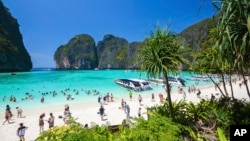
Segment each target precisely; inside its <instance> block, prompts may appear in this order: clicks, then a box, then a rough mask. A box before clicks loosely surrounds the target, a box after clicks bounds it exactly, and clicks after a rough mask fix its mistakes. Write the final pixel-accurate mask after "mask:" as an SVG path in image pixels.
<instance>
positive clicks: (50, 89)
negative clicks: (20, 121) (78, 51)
mask: <svg viewBox="0 0 250 141" xmlns="http://www.w3.org/2000/svg"><path fill="white" fill-rule="evenodd" d="M191 75H194V74H193V73H191V72H187V71H183V72H181V73H180V74H179V76H180V77H181V78H183V79H184V80H186V87H189V86H193V85H200V86H205V85H210V84H212V82H202V81H201V82H199V83H197V82H195V81H189V80H187V78H188V77H190V76H191ZM121 78H137V79H147V73H146V72H141V71H138V70H56V69H32V70H31V71H30V72H17V73H14V74H12V73H0V112H1V111H2V112H1V113H4V111H5V108H6V105H10V106H11V107H12V108H13V109H14V108H15V107H25V109H27V110H34V109H37V108H39V107H41V106H43V107H44V106H48V107H49V106H54V105H56V104H63V103H77V102H78V103H79V102H81V103H88V102H97V97H98V96H99V95H106V94H107V93H109V94H111V93H112V94H113V95H114V97H115V98H123V97H128V93H129V92H128V90H127V89H125V88H123V87H121V86H119V85H117V84H115V83H114V80H116V79H121ZM152 87H153V89H152V90H149V91H147V93H152V92H162V93H165V88H164V87H162V86H159V85H153V86H152ZM134 93H140V94H142V95H143V93H145V92H134ZM68 95H71V96H72V97H71V98H70V99H67V97H68ZM14 97H15V99H16V101H15V102H13V100H12V101H11V98H12V99H13V98H14ZM41 97H44V99H45V101H44V103H43V104H41V102H40V99H41Z"/></svg>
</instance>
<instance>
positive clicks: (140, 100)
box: [138, 95, 142, 106]
mask: <svg viewBox="0 0 250 141" xmlns="http://www.w3.org/2000/svg"><path fill="white" fill-rule="evenodd" d="M138 100H139V104H140V106H142V104H141V102H142V97H141V95H139V97H138Z"/></svg>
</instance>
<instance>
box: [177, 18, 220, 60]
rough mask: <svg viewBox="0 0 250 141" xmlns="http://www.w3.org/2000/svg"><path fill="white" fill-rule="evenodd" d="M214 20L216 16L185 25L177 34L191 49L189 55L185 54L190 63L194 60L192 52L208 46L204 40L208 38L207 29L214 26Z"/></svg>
mask: <svg viewBox="0 0 250 141" xmlns="http://www.w3.org/2000/svg"><path fill="white" fill-rule="evenodd" d="M216 21H217V17H214V18H208V19H204V20H202V21H200V22H198V23H195V24H193V25H191V26H190V27H187V28H186V29H185V30H183V31H182V32H181V33H180V34H179V35H178V38H179V39H180V40H181V42H183V44H185V45H186V46H187V47H189V48H190V49H191V53H190V54H189V56H186V57H187V58H188V60H190V62H191V63H192V62H194V61H195V55H192V54H197V53H198V52H199V51H200V50H201V49H203V48H206V47H210V46H207V45H205V44H204V42H206V41H207V40H209V39H208V38H209V31H210V30H211V29H212V28H215V27H216ZM191 56H192V57H191Z"/></svg>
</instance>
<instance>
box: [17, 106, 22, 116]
mask: <svg viewBox="0 0 250 141" xmlns="http://www.w3.org/2000/svg"><path fill="white" fill-rule="evenodd" d="M16 109H17V117H18V118H22V113H23V110H22V109H21V108H20V107H16Z"/></svg>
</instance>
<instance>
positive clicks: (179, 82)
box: [148, 76, 186, 86]
mask: <svg viewBox="0 0 250 141" xmlns="http://www.w3.org/2000/svg"><path fill="white" fill-rule="evenodd" d="M148 81H149V82H150V83H153V84H157V85H162V86H165V82H164V79H163V78H158V79H148ZM168 82H169V83H170V84H171V85H177V86H186V84H185V83H186V81H185V80H184V79H182V78H181V77H173V76H169V77H168Z"/></svg>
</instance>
